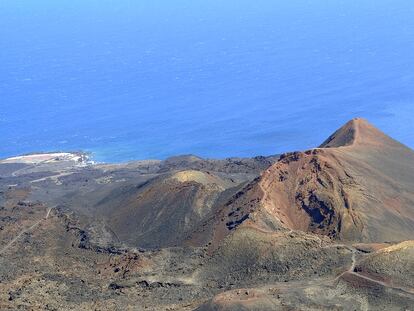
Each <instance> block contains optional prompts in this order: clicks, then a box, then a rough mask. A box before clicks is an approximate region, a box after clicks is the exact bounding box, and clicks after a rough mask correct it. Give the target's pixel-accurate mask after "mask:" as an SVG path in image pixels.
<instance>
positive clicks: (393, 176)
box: [215, 119, 414, 242]
mask: <svg viewBox="0 0 414 311" xmlns="http://www.w3.org/2000/svg"><path fill="white" fill-rule="evenodd" d="M220 216H221V219H220V221H218V222H217V223H216V225H215V232H216V234H215V239H216V240H217V239H221V237H222V236H223V235H226V234H227V233H228V232H230V231H231V230H233V229H234V228H236V227H237V226H239V225H243V226H249V225H250V226H255V227H259V228H261V229H264V230H275V229H278V228H281V227H285V228H288V229H298V230H303V231H307V232H314V233H318V234H325V235H329V236H332V237H335V238H339V239H344V240H357V241H367V242H381V241H400V240H406V239H412V238H413V237H414V152H413V151H412V150H410V149H409V148H407V147H405V146H404V145H402V144H400V143H398V142H396V141H395V140H393V139H391V138H390V137H388V136H386V135H385V134H384V133H382V132H381V131H379V130H378V129H376V128H375V127H373V126H372V125H370V124H369V123H368V122H367V121H365V120H363V119H354V120H352V121H350V122H348V123H347V124H346V125H345V126H343V127H342V128H341V129H339V130H338V131H336V132H335V133H334V134H333V135H332V136H331V137H329V139H328V140H327V141H325V142H324V143H323V144H322V145H321V147H320V148H317V149H313V150H310V151H306V152H296V153H290V154H286V155H284V156H282V158H281V159H280V161H278V162H277V163H275V164H274V165H272V166H271V167H270V168H269V169H268V170H267V171H265V172H264V173H263V174H262V176H261V177H260V179H258V180H257V181H255V182H253V183H252V184H250V185H249V186H248V187H247V188H246V189H245V190H244V191H243V192H242V193H239V195H238V196H237V197H235V198H234V199H233V200H232V201H231V202H229V203H228V204H227V206H226V207H225V208H224V209H223V211H222V214H221V215H220Z"/></svg>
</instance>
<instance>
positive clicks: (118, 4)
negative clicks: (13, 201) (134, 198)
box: [0, 0, 414, 161]
mask: <svg viewBox="0 0 414 311" xmlns="http://www.w3.org/2000/svg"><path fill="white" fill-rule="evenodd" d="M356 116H362V117H365V118H368V119H369V120H370V121H371V122H372V123H374V124H375V125H377V126H378V127H380V128H382V129H383V130H384V131H385V132H386V133H388V134H390V135H392V136H393V137H395V138H397V139H399V140H400V141H402V142H403V143H405V144H407V145H409V146H411V147H414V1H410V0H329V1H327V0H285V1H281V0H254V1H247V0H171V1H167V0H133V1H132V0H131V1H127V0H113V1H112V0H59V1H55V0H36V1H33V0H1V1H0V157H7V156H12V155H17V154H21V153H27V152H34V151H52V150H69V151H71V150H87V151H91V152H92V153H93V154H94V156H95V158H96V159H97V160H99V161H126V160H131V159H145V158H165V157H168V156H171V155H176V154H189V153H192V154H197V155H200V156H204V157H227V156H252V155H259V154H263V155H268V154H275V153H279V152H284V151H291V150H301V149H306V148H309V147H313V146H317V145H318V144H319V143H321V142H322V141H323V140H324V139H325V138H326V137H327V136H328V135H329V134H331V133H332V132H333V130H335V129H336V128H337V127H339V126H340V125H342V124H343V123H345V122H346V121H347V120H349V119H351V118H353V117H356Z"/></svg>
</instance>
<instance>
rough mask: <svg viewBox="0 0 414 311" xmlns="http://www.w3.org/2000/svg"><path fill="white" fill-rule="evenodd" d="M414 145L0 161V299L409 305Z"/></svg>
mask: <svg viewBox="0 0 414 311" xmlns="http://www.w3.org/2000/svg"><path fill="white" fill-rule="evenodd" d="M413 306H414V151H412V150H410V149H409V148H407V147H405V146H404V145H402V144H400V143H398V142H396V141H394V140H393V139H391V138H389V137H388V136H386V135H385V134H383V133H382V132H381V131H379V130H378V129H376V128H374V127H373V126H372V125H370V124H369V123H368V122H367V121H365V120H363V119H354V120H352V121H350V122H349V123H347V124H346V125H345V126H344V127H342V128H341V129H339V130H338V131H337V132H335V133H334V134H333V135H332V136H331V137H329V138H328V139H327V140H326V141H325V142H324V143H323V144H322V145H321V146H320V147H319V148H315V149H312V150H308V151H304V152H293V153H287V154H283V155H281V156H280V157H279V156H274V157H256V158H251V159H238V158H231V159H226V160H206V159H201V158H198V157H195V156H181V157H174V158H170V159H167V160H165V161H156V160H151V161H138V162H131V163H126V164H94V163H90V162H88V160H87V157H86V156H85V155H83V154H81V153H73V154H71V153H53V154H52V153H50V154H40V155H28V156H22V157H16V158H10V159H5V160H2V161H0V310H199V311H201V310H203V311H204V310H205V311H210V310H414V307H413Z"/></svg>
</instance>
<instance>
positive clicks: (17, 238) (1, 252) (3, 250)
mask: <svg viewBox="0 0 414 311" xmlns="http://www.w3.org/2000/svg"><path fill="white" fill-rule="evenodd" d="M52 209H54V207H50V208H48V209H47V212H46V215H45V217H43V218H42V219H40V220H38V221H36V222H35V223H34V224H33V225H31V226H30V227H28V228H25V229H23V230H22V231H20V233H19V234H18V235H16V236H15V237H14V238H13V239H12V240H11V241H10V242H9V243H7V245H6V246H4V247H3V248H2V249H1V250H0V255H1V254H3V253H4V252H5V251H7V250H8V249H9V248H10V247H11V246H12V245H13V244H14V243H16V242H17V241H18V240H19V239H20V238H21V237H22V235H23V234H25V233H26V232H30V231H32V230H33V229H34V228H36V227H37V226H38V225H39V224H40V223H41V222H42V221H44V220H46V219H48V218H49V215H50V212H51V211H52Z"/></svg>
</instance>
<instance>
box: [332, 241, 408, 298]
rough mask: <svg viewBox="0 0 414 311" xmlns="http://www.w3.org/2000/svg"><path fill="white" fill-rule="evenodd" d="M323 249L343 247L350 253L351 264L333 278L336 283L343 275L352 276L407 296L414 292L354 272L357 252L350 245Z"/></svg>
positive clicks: (334, 245) (336, 245) (335, 245)
mask: <svg viewBox="0 0 414 311" xmlns="http://www.w3.org/2000/svg"><path fill="white" fill-rule="evenodd" d="M325 247H344V248H347V249H349V250H350V251H351V252H352V263H351V266H350V267H349V269H348V270H346V271H344V272H342V273H341V274H340V275H338V276H337V277H336V278H335V281H337V280H338V279H340V278H341V277H343V276H344V275H345V274H352V275H353V276H356V277H358V278H361V279H364V280H367V281H370V282H373V283H376V284H378V285H381V286H383V287H388V288H392V289H394V290H398V291H402V292H404V293H408V294H414V290H413V289H410V288H403V287H399V286H393V285H392V284H389V283H385V282H382V281H379V280H376V279H373V278H371V277H369V276H366V275H363V274H360V273H357V272H355V266H356V263H357V261H356V254H357V252H358V250H357V249H356V248H355V247H353V246H350V245H346V244H333V245H329V246H325Z"/></svg>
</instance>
